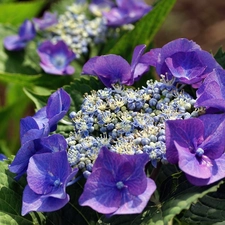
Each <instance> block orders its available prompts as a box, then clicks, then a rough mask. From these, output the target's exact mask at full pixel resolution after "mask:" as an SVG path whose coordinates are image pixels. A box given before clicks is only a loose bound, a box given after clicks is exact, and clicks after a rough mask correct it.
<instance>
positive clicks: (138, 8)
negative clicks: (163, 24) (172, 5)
mask: <svg viewBox="0 0 225 225" xmlns="http://www.w3.org/2000/svg"><path fill="white" fill-rule="evenodd" d="M116 4H117V5H114V4H113V3H112V2H111V1H106V0H102V1H99V0H97V1H92V4H91V6H90V10H91V11H92V12H93V11H96V8H99V10H101V11H102V14H103V16H104V17H105V19H106V21H107V22H106V23H107V25H108V26H112V27H118V26H122V25H124V24H129V23H134V22H136V21H137V20H139V19H141V18H142V17H143V16H144V15H145V14H147V13H148V12H149V11H150V10H151V9H152V7H151V6H149V5H147V4H146V3H145V2H144V1H143V0H139V1H137V0H117V1H116ZM109 9H110V10H109Z"/></svg>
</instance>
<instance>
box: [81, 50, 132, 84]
mask: <svg viewBox="0 0 225 225" xmlns="http://www.w3.org/2000/svg"><path fill="white" fill-rule="evenodd" d="M82 74H88V75H95V76H98V78H99V79H100V80H101V81H102V82H103V83H104V85H105V86H107V87H111V85H112V84H115V83H117V82H119V83H121V84H127V83H129V82H130V80H131V79H132V77H131V71H130V65H129V64H128V62H127V61H126V60H125V59H123V58H122V57H121V56H118V55H112V54H111V55H104V56H98V57H94V58H92V59H90V60H89V61H87V62H86V64H85V65H84V67H83V71H82Z"/></svg>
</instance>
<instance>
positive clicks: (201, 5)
mask: <svg viewBox="0 0 225 225" xmlns="http://www.w3.org/2000/svg"><path fill="white" fill-rule="evenodd" d="M146 2H147V3H149V4H151V3H152V2H153V1H152V0H146ZM180 37H185V38H188V39H191V40H193V41H195V42H196V43H197V44H199V45H200V46H201V47H202V49H204V50H206V51H212V52H213V53H214V54H215V53H216V52H217V50H218V48H219V47H221V46H223V47H224V48H225V1H224V0H214V1H208V0H199V1H198V0H197V1H193V0H192V1H190V0H178V1H177V2H176V4H175V6H174V8H173V9H172V11H171V13H170V14H169V16H168V17H167V19H166V21H165V23H164V24H163V26H162V28H161V29H160V32H159V33H158V34H157V36H156V38H155V44H156V46H157V47H161V46H163V45H164V44H166V43H167V42H169V41H172V40H174V39H176V38H180Z"/></svg>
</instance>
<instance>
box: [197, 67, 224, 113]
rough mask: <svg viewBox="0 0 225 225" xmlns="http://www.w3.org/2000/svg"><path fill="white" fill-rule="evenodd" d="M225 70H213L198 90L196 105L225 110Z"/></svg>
mask: <svg viewBox="0 0 225 225" xmlns="http://www.w3.org/2000/svg"><path fill="white" fill-rule="evenodd" d="M224 90H225V72H224V70H221V69H215V70H213V71H212V72H211V73H210V74H209V75H208V76H207V77H206V78H205V80H204V82H203V84H202V85H201V86H200V88H199V89H198V90H197V100H196V103H195V107H200V106H204V107H206V108H217V109H219V110H221V111H225V103H224V99H225V91H224Z"/></svg>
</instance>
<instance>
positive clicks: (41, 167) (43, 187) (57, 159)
mask: <svg viewBox="0 0 225 225" xmlns="http://www.w3.org/2000/svg"><path fill="white" fill-rule="evenodd" d="M77 171H78V169H74V170H72V169H71V167H70V165H69V163H68V159H67V153H66V151H60V152H53V153H44V154H38V155H34V156H33V157H31V158H30V161H29V165H28V170H27V183H28V185H27V186H26V187H25V189H24V192H23V206H22V213H21V214H22V215H25V214H27V213H29V212H31V211H42V212H51V211H55V210H58V209H60V208H62V207H63V206H64V205H65V204H66V203H68V202H69V195H68V194H67V193H66V185H67V184H68V182H69V181H70V180H72V179H73V178H74V176H75V175H76V173H77Z"/></svg>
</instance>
